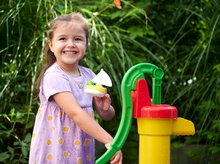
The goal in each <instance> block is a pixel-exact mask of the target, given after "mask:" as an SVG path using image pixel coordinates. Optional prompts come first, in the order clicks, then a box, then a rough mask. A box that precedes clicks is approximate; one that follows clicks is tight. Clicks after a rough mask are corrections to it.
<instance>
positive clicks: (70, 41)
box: [68, 40, 76, 47]
mask: <svg viewBox="0 0 220 164" xmlns="http://www.w3.org/2000/svg"><path fill="white" fill-rule="evenodd" d="M68 46H71V47H75V46H76V44H75V42H74V40H69V41H68Z"/></svg>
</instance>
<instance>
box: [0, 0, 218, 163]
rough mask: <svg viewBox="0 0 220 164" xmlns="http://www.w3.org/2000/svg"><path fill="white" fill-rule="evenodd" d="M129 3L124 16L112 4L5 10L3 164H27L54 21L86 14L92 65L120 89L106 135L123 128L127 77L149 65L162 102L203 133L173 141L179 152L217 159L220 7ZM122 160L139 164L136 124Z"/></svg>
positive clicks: (24, 0)
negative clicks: (191, 150)
mask: <svg viewBox="0 0 220 164" xmlns="http://www.w3.org/2000/svg"><path fill="white" fill-rule="evenodd" d="M122 3H123V8H122V10H118V9H117V8H115V6H114V4H113V1H110V0H102V1H98V0H93V1H86V0H85V1H76V0H73V1H72V0H65V1H62V0H53V1H52V0H47V1H30V0H14V1H6V0H2V1H1V2H0V4H1V5H0V12H1V15H0V36H1V40H0V60H1V65H0V70H1V72H0V78H1V79H0V105H1V109H0V135H1V138H0V145H1V146H0V147H1V148H0V152H1V153H0V162H1V163H9V162H10V163H27V160H28V151H29V142H30V138H31V132H32V128H33V121H34V113H35V112H36V110H37V108H38V101H37V100H35V99H34V97H35V96H34V88H35V82H36V78H37V72H38V71H39V70H40V67H41V65H42V62H43V55H44V54H43V47H44V44H45V40H46V38H45V31H46V29H47V25H48V21H50V20H51V19H52V18H54V17H55V16H56V15H59V14H62V13H69V12H71V11H81V12H82V13H83V14H84V15H85V16H86V17H87V18H88V20H89V23H90V27H91V28H90V43H89V46H88V51H87V55H86V58H85V63H86V64H87V65H88V66H89V67H90V68H91V69H92V70H94V72H96V73H97V72H98V71H99V70H100V68H104V69H105V70H106V71H107V72H108V73H109V74H110V76H111V78H112V81H113V88H109V93H110V94H111V97H112V102H113V105H114V107H115V109H116V117H115V119H114V120H113V121H111V122H104V121H103V122H100V123H101V124H102V125H103V126H104V127H105V128H106V129H107V131H109V132H110V133H111V134H112V135H114V134H115V132H116V131H117V127H118V125H119V122H120V115H121V109H122V104H121V91H120V84H121V80H122V78H123V75H124V74H125V72H126V71H127V70H128V68H130V67H131V66H133V65H134V64H137V63H140V62H149V63H153V64H155V65H157V66H159V67H161V68H163V69H164V70H165V77H164V79H163V95H162V100H163V102H164V103H169V104H172V105H174V106H176V107H177V108H178V113H179V116H181V117H184V118H187V119H190V120H192V121H193V122H194V124H195V126H196V135H195V136H192V137H191V136H190V137H173V138H172V141H173V142H175V144H177V145H178V143H185V144H205V145H207V146H208V149H209V153H210V154H214V153H217V152H219V151H220V149H219V147H220V145H219V143H220V138H219V132H220V110H219V106H220V87H219V85H220V58H219V52H220V48H219V42H220V14H219V13H220V4H219V2H218V1H212V0H211V1H208V0H205V1H196V0H190V1H189V0H186V1H164V0H161V1H145V0H139V1H132V0H131V1H122ZM149 79H150V78H149ZM149 83H151V81H149ZM149 85H150V84H149ZM5 141H7V142H5ZM123 152H124V161H126V162H125V163H137V158H138V155H137V154H138V134H137V129H136V122H135V121H134V123H133V126H132V129H131V132H130V134H129V137H128V139H127V141H126V144H125V146H124V147H123Z"/></svg>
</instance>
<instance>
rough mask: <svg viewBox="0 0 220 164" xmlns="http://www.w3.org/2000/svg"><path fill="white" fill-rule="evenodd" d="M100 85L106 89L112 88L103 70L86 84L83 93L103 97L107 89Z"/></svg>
mask: <svg viewBox="0 0 220 164" xmlns="http://www.w3.org/2000/svg"><path fill="white" fill-rule="evenodd" d="M102 85H104V86H107V87H111V86H112V81H111V79H110V77H109V75H108V74H107V73H106V72H105V71H104V70H103V69H101V71H100V72H99V73H98V74H97V75H96V76H95V77H94V78H93V79H92V80H91V81H89V82H88V83H87V84H86V86H85V87H84V91H85V92H86V93H88V94H91V95H93V96H99V97H103V96H104V95H105V94H106V93H107V89H106V88H105V87H103V86H102Z"/></svg>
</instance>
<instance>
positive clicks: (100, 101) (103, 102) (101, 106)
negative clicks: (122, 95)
mask: <svg viewBox="0 0 220 164" xmlns="http://www.w3.org/2000/svg"><path fill="white" fill-rule="evenodd" d="M94 103H95V107H96V108H97V109H98V110H103V111H107V110H109V108H110V105H111V98H110V96H109V94H105V95H104V96H103V97H98V96H94Z"/></svg>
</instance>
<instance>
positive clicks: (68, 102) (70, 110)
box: [53, 92, 112, 144]
mask: <svg viewBox="0 0 220 164" xmlns="http://www.w3.org/2000/svg"><path fill="white" fill-rule="evenodd" d="M53 98H54V100H55V101H56V103H57V104H58V105H59V106H60V107H61V109H62V110H63V111H64V112H65V113H66V114H67V115H68V116H69V117H70V118H71V119H72V120H73V121H74V123H75V124H77V125H78V126H79V127H80V129H81V130H83V131H84V132H86V133H87V134H89V135H91V136H92V137H93V138H95V139H96V140H98V141H100V142H102V143H104V144H107V143H110V142H111V141H112V136H111V135H110V134H108V133H107V132H106V131H105V130H104V129H103V128H102V127H101V126H100V125H99V124H98V123H97V122H96V121H95V120H94V119H93V118H91V117H90V116H89V114H88V113H87V112H85V111H84V110H82V108H81V107H80V106H79V104H78V103H77V101H76V99H75V97H74V96H73V95H72V93H70V92H61V93H57V94H55V95H54V96H53Z"/></svg>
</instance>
